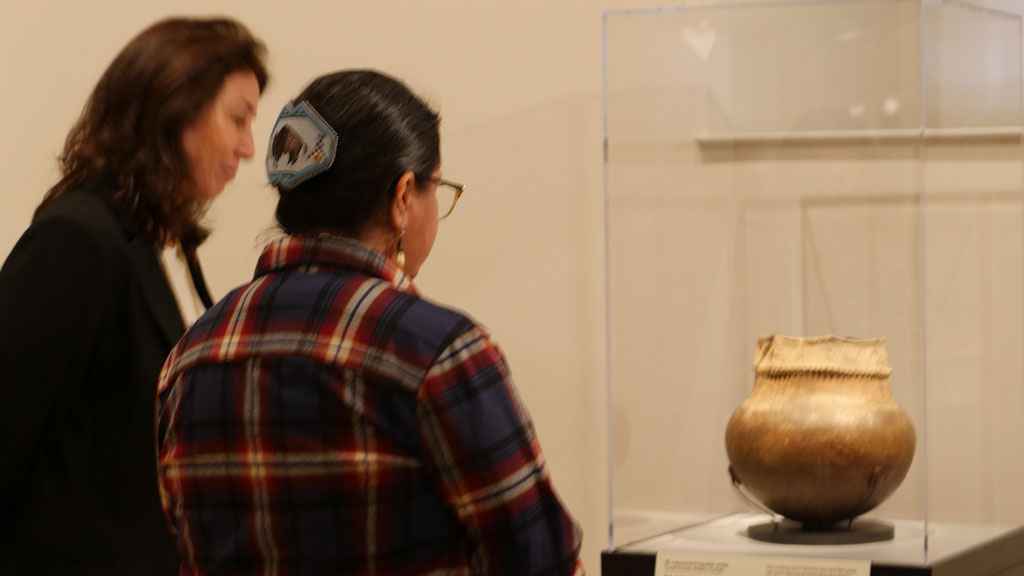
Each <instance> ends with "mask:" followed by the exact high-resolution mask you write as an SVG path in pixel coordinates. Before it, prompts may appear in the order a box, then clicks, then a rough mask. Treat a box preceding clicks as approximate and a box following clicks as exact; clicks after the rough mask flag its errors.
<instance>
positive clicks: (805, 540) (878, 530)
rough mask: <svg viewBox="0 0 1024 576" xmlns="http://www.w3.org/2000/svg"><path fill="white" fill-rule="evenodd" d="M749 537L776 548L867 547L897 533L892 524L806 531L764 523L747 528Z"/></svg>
mask: <svg viewBox="0 0 1024 576" xmlns="http://www.w3.org/2000/svg"><path fill="white" fill-rule="evenodd" d="M747 536H748V537H750V538H751V539H753V540H759V541H761V542H772V543H774V544H807V545H811V546H814V545H821V544H865V543H868V542H882V541H885V540H892V539H893V537H894V536H895V530H894V529H893V525H892V523H890V522H885V521H882V520H854V521H853V522H852V523H850V522H840V523H839V524H836V526H835V527H834V528H833V529H831V530H805V529H804V528H803V525H802V524H800V523H799V522H794V521H793V520H783V521H782V522H764V523H761V524H753V525H751V526H749V527H747Z"/></svg>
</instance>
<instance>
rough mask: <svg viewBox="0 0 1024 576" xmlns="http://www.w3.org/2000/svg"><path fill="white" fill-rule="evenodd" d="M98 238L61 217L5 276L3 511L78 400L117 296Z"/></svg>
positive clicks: (1, 282) (21, 248) (37, 235)
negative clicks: (98, 336)
mask: <svg viewBox="0 0 1024 576" xmlns="http://www.w3.org/2000/svg"><path fill="white" fill-rule="evenodd" d="M113 258H114V256H112V255H111V254H110V253H109V247H108V248H107V253H104V249H103V244H102V243H101V242H100V241H99V236H98V235H97V234H96V233H95V232H93V231H90V230H89V229H88V228H87V227H86V226H85V225H84V224H82V223H80V222H77V221H73V220H69V219H66V218H65V219H60V218H50V219H46V220H42V221H38V222H36V223H34V224H33V225H32V226H31V227H30V228H29V229H28V230H27V231H26V232H25V234H24V235H23V236H22V237H21V239H20V240H19V241H18V243H17V244H16V245H15V247H14V249H13V250H12V251H11V253H10V255H9V256H8V258H7V261H6V262H5V263H4V266H3V268H2V269H0V508H2V509H7V506H8V504H9V503H10V502H11V499H16V498H17V494H18V488H19V486H20V485H21V484H22V483H23V482H25V481H26V480H27V479H28V474H29V472H30V470H31V467H32V465H33V463H34V461H35V459H36V457H37V452H38V450H39V449H40V447H41V446H42V445H43V444H44V443H45V442H46V440H47V438H48V437H49V436H50V434H51V433H52V430H53V429H54V426H55V425H56V424H57V423H58V422H59V421H60V420H61V418H62V417H63V416H64V414H66V412H67V409H68V407H70V406H71V405H72V403H73V402H75V401H76V398H75V396H76V392H77V391H78V390H79V389H80V387H81V385H82V382H83V381H84V378H85V374H86V371H87V369H88V367H89V361H90V354H91V350H92V348H93V344H94V341H95V339H96V334H97V333H98V331H99V328H100V325H101V323H102V320H103V316H104V314H106V313H108V309H109V306H110V305H109V304H108V302H111V301H112V300H111V299H112V298H115V297H116V295H115V294H113V293H112V286H113V285H116V280H115V279H113V278H112V277H111V276H112V274H113V270H112V266H111V261H112V259H113Z"/></svg>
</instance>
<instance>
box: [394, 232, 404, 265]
mask: <svg viewBox="0 0 1024 576" xmlns="http://www.w3.org/2000/svg"><path fill="white" fill-rule="evenodd" d="M402 236H405V228H402V233H401V234H399V235H398V253H397V254H395V264H398V267H399V268H405V243H404V242H402Z"/></svg>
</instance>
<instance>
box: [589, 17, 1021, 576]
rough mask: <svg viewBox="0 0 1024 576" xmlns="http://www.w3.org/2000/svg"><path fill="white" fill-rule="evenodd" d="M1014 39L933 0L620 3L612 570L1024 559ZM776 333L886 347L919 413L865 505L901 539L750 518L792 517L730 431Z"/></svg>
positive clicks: (984, 564)
mask: <svg viewBox="0 0 1024 576" xmlns="http://www.w3.org/2000/svg"><path fill="white" fill-rule="evenodd" d="M975 4H976V3H975ZM1021 36H1022V31H1021V19H1020V17H1019V16H1018V15H1015V14H1006V13H1002V12H999V11H996V10H991V9H985V8H982V7H978V6H975V5H972V4H965V3H961V2H951V1H947V2H942V1H937V0H851V1H845V0H820V1H800V2H785V3H766V2H756V3H749V4H742V3H736V4H726V3H715V4H707V3H702V4H701V5H694V6H682V7H673V8H664V9H651V10H630V11H610V12H607V13H605V16H604V31H603V40H604V65H605V73H604V105H605V170H606V176H605V198H606V226H607V275H608V278H607V280H608V331H607V333H608V363H609V364H608V396H609V408H608V418H609V425H608V427H609V439H608V441H609V458H608V460H609V486H610V488H609V490H610V494H609V505H610V511H609V512H610V514H609V517H610V526H609V541H608V546H607V549H606V551H605V552H604V553H603V555H602V574H605V576H616V575H617V574H631V575H633V574H654V571H655V568H656V566H658V564H657V562H658V558H668V557H670V556H671V555H672V554H677V553H678V554H683V553H694V552H699V553H704V554H708V553H710V554H723V555H754V554H757V555H779V556H788V557H808V558H852V559H862V560H868V561H870V563H871V574H873V575H876V576H880V575H887V574H901V575H902V574H932V573H936V574H938V573H942V574H961V573H962V574H970V575H971V576H985V575H995V574H999V575H1001V576H1002V575H1009V574H1024V211H1022V198H1024V197H1022V175H1024V165H1022V146H1021V102H1022V79H1021V76H1022V74H1021V66H1022V45H1021ZM772 334H783V335H788V336H794V337H815V336H823V335H836V336H843V337H852V338H882V339H884V341H885V348H886V350H887V353H888V360H889V363H890V364H891V367H892V369H891V376H890V379H889V385H890V389H891V393H892V396H893V398H894V399H895V401H896V402H897V403H898V404H899V406H901V407H902V408H903V410H905V412H906V413H907V415H909V418H910V421H911V422H912V423H913V426H914V428H915V430H916V448H915V449H914V453H913V460H912V463H911V464H910V467H909V471H908V472H907V474H906V477H905V478H904V480H903V481H902V483H901V484H900V485H899V487H898V488H897V489H896V490H895V492H893V493H892V495H891V496H890V497H889V498H888V499H886V500H885V501H884V502H882V504H881V505H879V506H878V507H877V508H874V509H872V510H870V511H869V512H867V513H866V514H865V515H864V518H867V519H879V520H882V521H885V522H886V523H888V524H889V525H891V526H892V527H893V529H894V534H893V536H892V537H891V538H889V539H886V540H884V541H880V542H872V543H860V544H834V543H832V544H811V543H799V542H798V543H787V544H780V543H771V542H767V543H766V542H761V541H757V540H755V539H753V538H751V537H750V536H749V534H748V532H747V529H748V528H749V527H750V526H751V525H753V524H755V523H763V522H765V521H775V520H778V518H776V517H773V515H771V514H767V513H765V512H764V511H763V510H759V509H757V508H755V507H753V506H752V505H751V504H750V502H748V500H747V499H745V498H744V497H743V496H742V490H741V489H738V488H737V487H736V486H735V485H734V484H733V482H731V480H730V475H729V466H730V462H729V458H728V455H727V453H726V447H725V440H724V435H725V429H726V425H727V423H728V422H729V419H730V417H731V416H732V414H733V413H734V412H735V411H736V409H737V407H739V406H740V405H741V404H742V403H743V402H744V400H745V399H746V398H747V397H748V395H749V394H750V393H751V390H752V386H753V384H754V370H753V368H752V362H753V360H754V354H755V348H756V346H757V342H758V339H759V338H760V337H764V336H768V335H772ZM789 440H790V441H792V442H795V443H800V442H802V441H804V440H805V439H802V438H800V437H793V438H790V439H789ZM740 488H742V486H741V487H740Z"/></svg>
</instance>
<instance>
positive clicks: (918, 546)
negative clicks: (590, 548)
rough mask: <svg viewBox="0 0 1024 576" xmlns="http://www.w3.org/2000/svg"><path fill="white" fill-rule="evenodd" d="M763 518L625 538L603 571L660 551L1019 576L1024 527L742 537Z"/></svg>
mask: <svg viewBox="0 0 1024 576" xmlns="http://www.w3.org/2000/svg"><path fill="white" fill-rule="evenodd" d="M634 516H635V514H634ZM681 517H682V518H686V517H687V516H685V515H684V516H681ZM690 517H691V518H692V516H690ZM767 518H768V517H767V516H765V515H757V514H730V515H726V516H720V517H716V518H711V519H708V520H702V521H698V522H696V523H693V524H689V525H684V526H682V527H679V528H677V529H674V530H671V531H668V532H665V533H663V534H659V535H656V536H651V537H648V538H645V539H642V540H638V541H634V542H629V543H627V544H624V545H622V546H618V547H616V548H615V549H613V550H608V551H605V552H603V553H602V554H601V574H602V575H603V576H653V574H654V573H655V568H656V566H657V558H658V554H660V553H661V554H672V553H700V554H716V553H720V554H723V555H737V554H741V555H742V554H749V555H764V556H769V555H771V556H792V557H801V556H804V557H817V558H836V559H860V560H869V561H870V562H871V576H1024V527H1022V526H1005V525H989V524H961V523H948V522H946V523H943V522H932V523H929V525H928V531H927V538H926V537H925V536H926V535H925V530H924V524H923V523H922V522H918V521H909V520H891V521H888V522H891V523H892V524H893V527H894V533H895V534H894V538H893V539H892V540H888V541H885V542H873V543H868V544H844V545H836V544H828V545H813V544H777V543H766V542H758V541H756V540H753V539H751V538H750V537H749V536H747V529H748V528H749V527H750V526H753V525H757V524H761V523H763V522H765V520H766V519H767ZM659 520H661V521H664V515H660V518H659ZM926 547H927V552H926Z"/></svg>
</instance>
